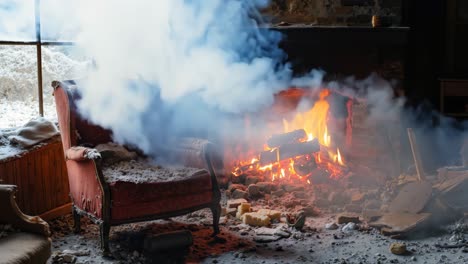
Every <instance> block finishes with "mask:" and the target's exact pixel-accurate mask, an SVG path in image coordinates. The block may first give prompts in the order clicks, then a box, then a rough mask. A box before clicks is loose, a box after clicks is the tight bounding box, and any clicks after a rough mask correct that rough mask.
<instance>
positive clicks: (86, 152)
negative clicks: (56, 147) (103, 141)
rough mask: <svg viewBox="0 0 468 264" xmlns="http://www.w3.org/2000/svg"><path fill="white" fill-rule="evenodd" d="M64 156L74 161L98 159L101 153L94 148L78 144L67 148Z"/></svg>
mask: <svg viewBox="0 0 468 264" xmlns="http://www.w3.org/2000/svg"><path fill="white" fill-rule="evenodd" d="M65 158H66V159H67V160H74V161H84V160H95V159H100V158H101V154H99V152H98V151H97V150H96V149H92V148H86V147H81V146H78V147H71V148H69V149H67V151H66V152H65Z"/></svg>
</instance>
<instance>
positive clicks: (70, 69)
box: [0, 46, 89, 129]
mask: <svg viewBox="0 0 468 264" xmlns="http://www.w3.org/2000/svg"><path fill="white" fill-rule="evenodd" d="M42 60H43V65H42V66H43V67H42V69H43V99H44V116H45V117H46V118H48V119H51V120H55V119H56V118H57V117H56V116H57V115H56V112H55V105H54V99H53V96H52V87H51V85H50V84H51V82H52V81H53V80H67V79H75V78H80V77H83V76H84V75H85V72H86V69H87V68H88V66H89V60H87V59H86V58H84V57H83V56H80V55H79V54H77V52H76V51H74V50H73V48H72V47H43V48H42ZM37 116H39V100H38V85H37V55H36V47H34V46H0V129H2V128H11V127H18V126H21V125H23V124H25V123H26V122H27V121H29V120H30V119H31V118H34V117H37Z"/></svg>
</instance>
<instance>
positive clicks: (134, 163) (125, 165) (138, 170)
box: [103, 160, 205, 183]
mask: <svg viewBox="0 0 468 264" xmlns="http://www.w3.org/2000/svg"><path fill="white" fill-rule="evenodd" d="M197 173H205V171H204V170H201V169H197V168H190V167H183V166H181V167H169V166H165V167H162V166H159V165H154V164H152V163H151V161H148V160H130V161H121V162H117V163H115V164H113V165H110V166H108V167H104V168H103V174H104V177H105V178H106V180H107V181H108V182H117V181H123V182H133V183H142V182H146V183H148V182H168V181H176V180H183V179H186V178H188V177H191V176H193V175H195V174H197Z"/></svg>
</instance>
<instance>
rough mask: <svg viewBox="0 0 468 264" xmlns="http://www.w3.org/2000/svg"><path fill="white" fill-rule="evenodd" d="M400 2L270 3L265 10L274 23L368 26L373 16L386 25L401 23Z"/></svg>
mask: <svg viewBox="0 0 468 264" xmlns="http://www.w3.org/2000/svg"><path fill="white" fill-rule="evenodd" d="M401 9H402V0H272V3H271V5H270V7H269V8H268V9H267V10H266V13H267V14H269V15H270V16H271V17H272V19H273V23H280V22H286V23H305V24H313V25H330V26H370V25H371V20H372V19H371V18H372V15H379V16H380V17H381V18H382V19H384V20H385V24H387V25H392V26H398V25H400V23H401V16H402V11H401Z"/></svg>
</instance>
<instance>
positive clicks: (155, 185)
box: [103, 160, 212, 223]
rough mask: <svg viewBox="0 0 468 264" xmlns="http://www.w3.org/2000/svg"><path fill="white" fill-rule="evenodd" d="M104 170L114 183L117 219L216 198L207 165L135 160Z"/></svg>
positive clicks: (163, 211)
mask: <svg viewBox="0 0 468 264" xmlns="http://www.w3.org/2000/svg"><path fill="white" fill-rule="evenodd" d="M103 174H104V177H105V178H106V181H107V182H108V183H109V187H110V192H111V197H112V210H111V216H112V217H111V218H112V219H113V223H118V222H120V221H124V220H125V219H127V218H135V217H142V218H143V217H146V216H149V215H155V214H164V213H168V212H174V211H180V210H184V209H187V208H191V207H194V206H197V205H202V204H209V203H210V202H211V201H212V185H211V177H210V174H209V173H208V172H207V171H206V170H204V169H196V168H188V167H178V168H170V167H161V166H156V165H152V164H151V163H149V162H148V161H145V160H143V161H135V160H131V161H125V162H119V163H116V164H114V165H112V166H109V167H106V168H103Z"/></svg>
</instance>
